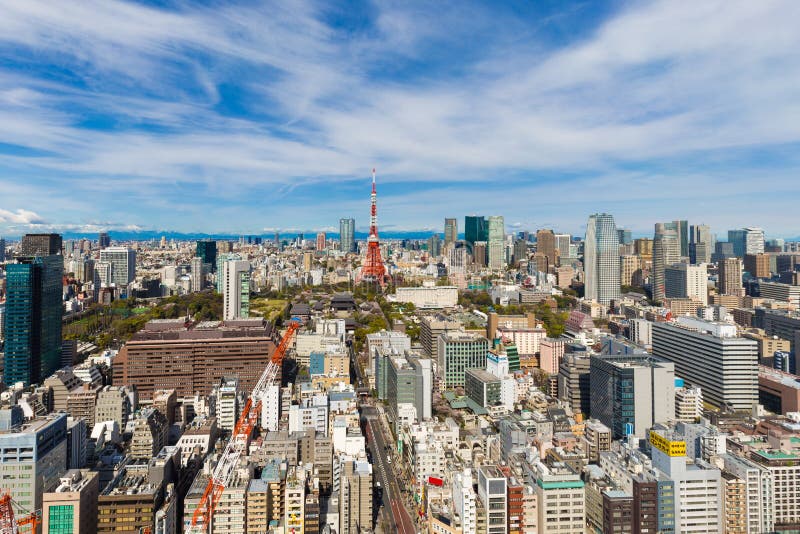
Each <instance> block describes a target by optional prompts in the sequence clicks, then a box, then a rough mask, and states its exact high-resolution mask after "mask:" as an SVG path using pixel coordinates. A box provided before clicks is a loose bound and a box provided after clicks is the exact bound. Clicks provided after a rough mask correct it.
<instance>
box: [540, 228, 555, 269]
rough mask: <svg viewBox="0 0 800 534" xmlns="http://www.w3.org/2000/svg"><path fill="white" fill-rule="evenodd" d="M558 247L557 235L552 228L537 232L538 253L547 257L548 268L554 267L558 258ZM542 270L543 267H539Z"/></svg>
mask: <svg viewBox="0 0 800 534" xmlns="http://www.w3.org/2000/svg"><path fill="white" fill-rule="evenodd" d="M558 252H559V251H558V249H557V248H556V235H555V234H554V233H553V231H552V230H539V231H538V232H536V253H537V254H541V255H543V256H546V257H547V267H548V269H550V268H552V267H554V266H555V265H556V262H557V260H558ZM539 270H540V271H541V270H543V269H539Z"/></svg>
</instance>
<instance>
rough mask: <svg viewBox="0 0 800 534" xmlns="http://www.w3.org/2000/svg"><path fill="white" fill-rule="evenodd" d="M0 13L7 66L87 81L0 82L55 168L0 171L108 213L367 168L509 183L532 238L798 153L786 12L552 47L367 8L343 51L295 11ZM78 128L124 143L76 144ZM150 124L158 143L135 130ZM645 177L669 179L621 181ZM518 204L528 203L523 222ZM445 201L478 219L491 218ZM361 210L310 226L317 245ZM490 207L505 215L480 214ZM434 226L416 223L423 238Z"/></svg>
mask: <svg viewBox="0 0 800 534" xmlns="http://www.w3.org/2000/svg"><path fill="white" fill-rule="evenodd" d="M0 7H2V10H3V13H4V15H3V17H0V51H3V50H4V48H3V47H4V46H5V47H8V50H9V51H13V50H15V49H16V48H15V47H20V46H23V47H27V48H29V49H31V50H34V51H36V52H37V53H39V54H42V55H43V57H45V58H49V61H52V62H57V63H58V64H59V65H64V66H65V68H69V69H70V70H73V71H75V72H78V73H79V74H80V75H82V76H83V78H84V82H85V86H86V89H80V88H78V87H75V86H64V85H61V84H60V82H57V81H49V80H42V79H36V78H35V77H33V75H28V76H24V75H22V74H19V73H2V72H0V124H3V128H2V129H1V130H0V143H8V144H13V145H21V146H25V147H28V148H32V149H36V150H39V151H42V153H44V154H46V156H43V157H38V158H35V159H33V158H29V157H27V156H22V155H19V154H13V153H10V154H2V153H0V165H5V166H7V167H12V168H15V169H31V168H33V169H36V170H38V171H41V172H42V173H52V174H64V175H66V176H68V177H69V180H70V182H71V184H72V185H73V186H74V187H75V189H76V190H78V191H80V192H81V193H83V194H93V195H101V196H103V197H104V198H105V197H108V198H112V199H114V200H113V201H116V199H118V198H125V195H124V194H123V195H120V193H121V192H123V193H124V192H128V193H130V194H136V195H141V196H142V197H148V196H149V197H150V198H152V199H153V203H154V205H155V206H158V205H159V204H158V203H164V204H165V205H169V202H170V201H174V200H176V198H173V197H171V196H170V195H171V193H170V190H171V189H173V190H175V191H178V190H179V188H178V187H177V185H178V184H182V183H188V184H192V185H194V186H195V187H196V188H200V189H202V190H203V191H205V194H207V195H208V196H209V197H213V198H219V199H224V200H225V201H226V202H231V203H236V202H247V201H249V199H245V198H244V196H246V192H247V191H248V190H249V188H251V187H263V186H264V184H272V185H273V186H274V188H275V189H276V191H278V194H279V195H282V196H291V195H292V194H293V191H295V188H296V187H298V186H302V185H307V184H310V183H311V184H313V183H317V184H320V187H323V186H324V187H331V185H330V184H331V183H336V182H343V181H351V180H353V179H354V178H356V177H358V178H359V179H360V177H363V176H365V175H366V174H367V172H368V170H369V168H371V167H372V166H373V165H376V166H378V168H379V171H380V174H381V180H382V181H386V182H388V181H392V182H404V183H411V182H433V181H436V182H441V183H442V184H445V183H447V182H450V181H455V182H464V181H473V182H479V181H485V182H487V184H495V183H497V181H498V180H499V178H498V176H506V175H509V174H513V175H515V176H517V178H516V179H515V180H512V181H510V182H509V183H502V182H500V183H498V185H497V187H498V193H500V192H502V191H503V190H505V191H506V192H508V193H509V194H511V195H512V196H514V197H515V198H514V202H510V203H507V204H506V206H508V208H507V209H509V210H510V209H514V210H515V211H514V212H513V213H511V212H508V213H507V216H508V217H509V219H510V218H512V217H513V218H515V219H520V220H522V221H524V222H525V223H527V222H528V221H530V219H531V216H530V214H529V213H527V212H526V206H533V205H538V204H541V203H544V202H552V201H553V200H554V199H558V198H563V197H564V195H565V194H566V193H570V192H571V193H574V194H575V195H576V196H579V197H580V199H581V201H584V200H585V201H586V202H594V203H595V204H598V209H600V206H599V205H600V204H602V203H615V202H619V201H620V200H628V201H630V202H649V203H658V202H663V201H664V199H665V198H672V199H675V200H679V199H682V198H686V197H696V196H698V195H699V196H708V195H716V194H719V192H720V191H725V190H726V189H730V188H731V187H732V185H731V184H732V183H737V184H738V186H741V187H747V181H746V180H747V179H749V178H752V176H753V174H754V173H753V167H756V168H757V167H758V165H759V163H751V162H748V161H747V157H746V155H745V153H746V151H747V150H751V149H755V148H762V147H773V146H780V145H785V144H792V143H797V142H798V141H800V122H798V121H797V120H796V119H795V117H797V116H798V115H800V93H798V92H797V91H796V90H795V88H796V87H798V86H800V56H798V55H797V53H796V51H797V50H798V49H800V32H797V31H796V27H795V26H796V21H797V20H798V19H800V4H798V3H796V2H792V1H791V0H765V1H763V2H750V1H747V0H736V1H722V0H714V1H710V2H704V3H699V4H698V3H693V4H687V3H684V2H674V1H668V0H663V1H657V2H648V3H646V4H636V5H634V6H632V7H630V8H628V9H626V10H624V11H622V12H620V13H618V14H616V15H614V16H612V17H611V18H610V19H609V20H608V21H607V22H606V23H604V24H602V25H601V26H600V27H599V28H597V30H596V31H594V32H591V33H589V34H587V35H585V36H583V38H581V39H580V40H576V41H574V42H572V43H570V44H568V45H567V46H565V47H561V48H547V47H548V44H547V43H544V44H543V43H541V42H537V41H536V40H530V34H526V30H529V27H530V28H535V27H536V24H538V22H537V21H528V20H524V19H510V18H509V17H508V16H503V17H500V16H498V17H497V20H494V19H493V18H492V17H488V16H484V15H486V14H485V13H482V12H481V11H480V8H479V7H475V6H469V5H464V6H463V7H462V6H461V5H457V6H456V8H455V9H454V8H453V6H448V7H447V8H441V9H440V11H441V12H440V13H432V12H431V6H430V5H429V4H416V5H403V6H398V5H397V4H389V3H385V4H384V3H380V2H379V3H377V4H376V5H375V9H376V12H375V15H374V20H373V23H374V26H373V27H372V28H370V29H369V30H365V31H363V32H359V31H353V32H352V33H348V34H346V35H343V34H341V33H340V32H339V30H337V29H336V28H332V27H329V26H328V25H326V24H325V23H324V22H323V21H324V20H325V15H326V14H327V13H326V12H325V11H324V10H323V8H320V7H319V6H316V5H314V4H312V3H306V2H297V3H295V2H293V3H291V4H283V3H270V4H268V5H267V6H264V7H263V9H261V10H257V9H255V8H243V7H241V6H215V7H213V8H208V9H192V10H189V9H184V8H181V9H178V10H173V11H166V10H162V9H156V8H150V7H144V6H141V5H138V4H132V3H126V2H119V1H87V2H81V3H70V4H64V5H62V6H60V7H59V8H54V7H53V5H52V4H51V3H48V2H43V1H34V0H16V1H13V0H6V1H3V0H0ZM328 9H329V8H328ZM504 30H505V31H504ZM530 31H531V32H532V33H534V30H533V29H530ZM508 34H513V35H516V36H519V39H517V40H514V39H513V38H510V37H509V36H508ZM466 39H473V40H474V42H475V45H474V49H471V50H470V52H472V53H473V55H472V56H471V57H473V58H474V60H473V61H474V63H469V62H467V63H464V64H463V65H460V69H457V70H456V69H453V70H445V71H442V72H441V73H437V72H427V71H425V70H424V69H423V72H422V73H420V74H416V75H415V74H414V73H413V70H411V69H410V68H408V67H407V65H406V62H412V63H413V62H419V63H421V64H424V63H425V61H426V60H428V59H430V58H432V57H439V56H440V55H441V54H443V53H444V52H442V51H441V50H442V49H446V48H447V47H448V46H462V47H463V42H464V41H465V40H466ZM482 40H486V41H487V43H486V45H485V47H484V48H478V47H483V46H484V45H483V44H479V43H481V41H482ZM454 59H455V58H454ZM393 62H394V63H396V65H397V66H400V67H402V66H406V68H407V69H406V70H402V71H401V72H402V73H403V74H402V75H401V77H400V78H396V77H393V76H386V75H382V74H381V71H382V70H383V69H384V67H385V68H386V70H388V71H391V69H392V68H394V67H395V66H396V65H394V64H393ZM76 65H77V66H76ZM406 72H408V73H410V74H406ZM222 84H237V85H239V86H240V88H241V89H242V90H243V91H245V92H246V96H244V97H243V98H246V99H247V101H246V102H245V105H246V106H247V107H248V108H249V109H251V110H254V111H255V112H256V113H257V115H256V116H255V117H250V118H241V117H238V118H237V117H231V116H230V115H226V114H224V113H223V112H221V111H220V110H219V109H218V108H217V107H216V106H217V105H218V104H219V103H220V98H221V96H220V95H221V92H220V91H221V86H222ZM192 88H193V89H192ZM85 110H91V111H93V112H97V113H100V114H104V115H107V116H112V117H114V118H115V119H116V120H117V121H118V122H119V123H120V124H119V125H118V127H117V129H116V130H115V131H113V132H104V131H101V130H94V129H87V128H85V127H84V126H83V124H82V120H83V119H84V118H85V117H84V115H85V113H86V111H85ZM143 124H147V125H155V126H156V128H148V129H141V128H138V129H134V128H133V127H138V126H142V125H143ZM720 152H725V153H726V154H727V155H728V156H729V157H731V160H732V161H731V163H729V164H728V165H727V166H726V165H724V164H719V165H717V166H716V168H714V169H708V168H704V169H696V168H694V165H695V163H692V161H690V160H693V161H695V162H696V161H702V160H704V159H705V158H707V159H709V160H711V159H713V158H716V157H718V155H719V153H720ZM782 157H784V158H785V156H782ZM740 159H741V160H744V167H747V166H748V165H750V168H740V167H742V164H740V163H739V161H738V160H740ZM653 161H656V162H659V170H654V171H651V172H646V171H642V172H632V171H630V170H629V168H630V167H631V166H634V167H635V166H638V165H643V164H644V165H646V164H650V163H651V162H653ZM665 161H666V162H667V163H664V162H665ZM768 163H769V162H768ZM771 164H772V165H777V166H778V170H779V171H783V172H775V173H774V174H773V175H772V176H770V182H769V185H770V187H771V188H773V189H782V190H785V191H787V192H791V193H798V192H800V185H798V182H800V181H798V180H797V179H796V174H795V173H794V172H793V171H795V170H796V169H797V168H798V167H799V166H797V162H796V161H792V162H790V164H791V167H787V168H785V169H781V168H780V166H781V165H789V164H787V163H782V162H780V161H778V162H772V163H771ZM558 171H568V172H570V173H574V174H576V175H577V176H578V177H579V178H577V179H570V180H569V182H568V183H552V182H550V183H544V184H540V180H539V179H538V175H539V174H544V173H549V172H558ZM519 176H529V177H530V179H528V180H525V179H524V178H519ZM5 180H7V179H6V178H4V177H2V176H0V190H2V186H3V185H4V184H3V183H2V182H4V181H5ZM42 187H48V188H52V184H50V185H47V186H42ZM50 190H51V191H52V189H50ZM527 191H533V192H532V193H531V194H532V195H533V196H532V197H531V200H530V201H528V200H527V199H526V201H525V202H523V201H522V199H524V198H525V197H524V195H525V193H526V192H527ZM243 192H244V193H243ZM176 194H179V193H176ZM428 194H429V193H428V192H427V191H426V192H424V193H412V194H409V195H407V198H405V197H404V198H400V197H398V198H387V199H382V201H383V202H385V204H382V217H384V218H386V222H387V223H402V222H404V221H403V219H404V218H405V217H407V214H408V213H409V212H408V211H404V210H415V209H418V205H419V203H420V201H421V200H423V199H424V198H425V197H426V196H427V195H428ZM243 195H244V196H243ZM453 195H454V196H457V197H460V198H463V199H464V201H466V202H468V204H469V205H470V206H475V209H481V207H482V206H485V205H486V204H491V203H492V202H493V201H492V200H491V199H487V198H486V197H485V195H475V194H474V193H471V192H470V191H467V192H465V193H464V194H459V192H458V191H455V192H453ZM13 200H14V201H16V202H20V203H22V202H25V201H26V200H27V198H14V199H13ZM362 203H363V199H357V200H354V201H353V202H352V203H349V205H347V206H346V205H343V204H342V203H341V202H334V203H332V204H331V206H330V207H329V208H325V209H317V210H315V212H314V213H313V214H309V217H312V218H313V220H310V221H309V225H310V226H320V225H323V224H325V223H326V222H327V221H325V220H322V219H317V218H316V217H321V216H322V214H323V213H324V214H325V216H326V217H329V219H328V220H330V216H331V215H334V214H335V212H336V211H337V210H339V211H340V210H342V209H346V208H349V209H354V210H360V209H362V208H363V206H362ZM320 204H321V205H324V204H325V202H324V201H322V202H321V203H320ZM23 205H24V204H23ZM349 206H352V207H349ZM512 206H516V207H515V208H512ZM387 207H390V208H392V207H393V208H402V209H400V210H399V211H391V209H386V208H387ZM424 208H425V209H426V210H428V212H430V206H429V205H428V204H427V203H425V204H424ZM124 209H130V208H129V207H128V206H125V207H124ZM181 209H186V210H191V209H192V208H191V207H188V206H182V207H181ZM487 209H488V207H487ZM502 209H503V206H502V203H501V202H498V203H497V209H496V210H495V209H493V210H491V211H494V212H501V213H502V212H503V211H501V210H502ZM528 209H530V208H528ZM713 209H714V208H713V207H709V208H708V210H712V211H713ZM273 211H274V213H277V212H278V211H282V210H278V209H276V210H273ZM631 211H632V212H633V211H635V210H633V209H632V210H631ZM132 212H133V210H131V211H130V212H126V214H127V213H132ZM392 213H394V214H395V215H390V214H392ZM290 215H291V214H290ZM440 215H441V214H439V213H429V214H428V215H426V214H425V213H419V217H420V224H429V223H431V222H433V221H432V220H431V219H434V220H437V221H438V219H439V218H440ZM572 216H574V215H572ZM641 216H642V217H645V216H646V214H642V215H641ZM732 216H733V215H731V217H732ZM390 217H391V218H390ZM334 218H338V217H334ZM382 220H383V219H382ZM266 222H267V223H269V221H266ZM643 226H644V225H643Z"/></svg>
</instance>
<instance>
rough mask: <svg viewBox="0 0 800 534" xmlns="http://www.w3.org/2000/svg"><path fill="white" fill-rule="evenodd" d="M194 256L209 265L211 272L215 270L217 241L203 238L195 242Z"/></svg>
mask: <svg viewBox="0 0 800 534" xmlns="http://www.w3.org/2000/svg"><path fill="white" fill-rule="evenodd" d="M195 256H196V257H198V258H200V259H201V260H202V262H203V263H208V264H209V265H211V270H212V272H216V270H217V242H216V241H213V240H211V239H203V240H201V241H198V242H197V248H196V250H195Z"/></svg>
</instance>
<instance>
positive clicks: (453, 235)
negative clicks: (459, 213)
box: [444, 218, 458, 246]
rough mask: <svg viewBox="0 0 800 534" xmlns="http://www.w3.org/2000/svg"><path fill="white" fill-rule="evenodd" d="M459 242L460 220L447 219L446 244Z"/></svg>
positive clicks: (445, 225)
mask: <svg viewBox="0 0 800 534" xmlns="http://www.w3.org/2000/svg"><path fill="white" fill-rule="evenodd" d="M456 241H458V220H457V219H451V218H448V219H445V220H444V244H445V246H446V245H451V244H453V243H455V242H456Z"/></svg>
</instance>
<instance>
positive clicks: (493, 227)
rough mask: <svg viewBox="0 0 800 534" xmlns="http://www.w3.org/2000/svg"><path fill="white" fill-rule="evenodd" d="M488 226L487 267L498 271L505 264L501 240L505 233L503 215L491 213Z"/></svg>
mask: <svg viewBox="0 0 800 534" xmlns="http://www.w3.org/2000/svg"><path fill="white" fill-rule="evenodd" d="M488 227H489V228H488V236H489V240H488V243H487V244H488V247H489V269H491V270H493V271H499V270H501V269H503V267H504V266H505V250H504V246H503V241H504V240H505V235H506V225H505V222H504V220H503V216H502V215H493V216H491V217H489V222H488Z"/></svg>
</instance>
